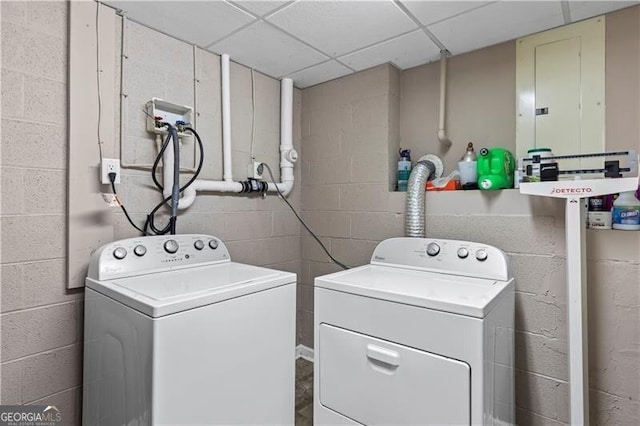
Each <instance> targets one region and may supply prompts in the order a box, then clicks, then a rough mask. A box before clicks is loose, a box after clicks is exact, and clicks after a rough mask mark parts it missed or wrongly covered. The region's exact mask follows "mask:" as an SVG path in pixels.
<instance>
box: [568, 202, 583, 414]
mask: <svg viewBox="0 0 640 426" xmlns="http://www.w3.org/2000/svg"><path fill="white" fill-rule="evenodd" d="M583 201H584V199H581V198H579V197H574V198H567V201H566V207H565V227H566V230H565V232H566V240H567V299H568V300H567V311H568V312H567V315H568V326H569V400H570V403H571V410H570V420H571V422H570V423H571V424H572V425H584V426H589V360H588V353H589V351H588V349H589V348H588V344H587V343H588V342H587V279H586V277H587V272H586V264H587V262H586V244H585V231H584V224H585V218H586V206H585V205H584V203H583Z"/></svg>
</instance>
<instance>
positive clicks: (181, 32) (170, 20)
mask: <svg viewBox="0 0 640 426" xmlns="http://www.w3.org/2000/svg"><path fill="white" fill-rule="evenodd" d="M105 4H108V5H110V6H112V7H116V8H119V9H123V10H124V11H125V12H126V14H127V16H128V17H129V18H131V19H133V20H134V21H136V22H139V23H141V24H144V25H147V26H149V27H151V28H153V29H156V30H158V31H161V32H163V33H166V34H170V35H172V36H174V37H177V38H179V39H181V40H184V41H187V42H190V43H193V44H197V45H199V46H206V45H207V44H210V43H212V42H214V41H216V40H219V39H221V38H222V37H224V36H226V35H227V34H229V33H230V32H232V31H235V30H237V29H238V28H240V27H242V26H243V25H246V24H248V23H249V22H251V21H252V20H253V19H254V18H253V17H252V16H251V15H249V14H248V13H246V12H244V11H242V10H240V9H238V8H237V7H235V6H232V5H231V4H229V3H225V2H219V1H153V2H151V1H118V0H109V1H105ZM176 11H180V13H176Z"/></svg>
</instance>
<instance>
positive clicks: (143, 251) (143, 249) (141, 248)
mask: <svg viewBox="0 0 640 426" xmlns="http://www.w3.org/2000/svg"><path fill="white" fill-rule="evenodd" d="M133 252H134V253H135V254H136V256H139V257H142V256H144V255H145V254H147V248H146V247H145V246H143V245H141V244H138V245H137V246H135V248H134V249H133Z"/></svg>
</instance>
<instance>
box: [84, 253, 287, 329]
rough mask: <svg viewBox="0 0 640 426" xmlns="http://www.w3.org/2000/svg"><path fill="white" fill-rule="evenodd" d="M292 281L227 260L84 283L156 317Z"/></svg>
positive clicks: (274, 271)
mask: <svg viewBox="0 0 640 426" xmlns="http://www.w3.org/2000/svg"><path fill="white" fill-rule="evenodd" d="M295 282H296V274H292V273H290V272H282V271H277V270H274V269H267V268H261V267H258V266H251V265H245V264H242V263H235V262H227V263H222V264H215V265H207V266H200V267H192V268H187V269H180V270H174V271H168V272H160V273H155V274H148V275H141V276H136V277H129V278H117V279H114V280H111V281H96V280H94V279H91V278H87V280H86V286H87V287H89V288H92V289H93V290H96V291H97V292H100V293H102V294H104V295H106V296H109V297H111V298H113V299H115V300H117V301H119V302H121V303H123V304H125V305H127V306H130V307H131V308H133V309H136V310H137V311H140V312H142V313H144V314H146V315H149V316H151V317H153V318H157V317H162V316H165V315H170V314H173V313H176V312H181V311H185V310H188V309H194V308H198V307H200V306H204V305H209V304H212V303H216V302H221V301H223V300H227V299H231V298H234V297H240V296H244V295H246V294H250V293H255V292H258V291H262V290H266V289H269V288H273V287H278V286H281V285H284V284H289V283H295Z"/></svg>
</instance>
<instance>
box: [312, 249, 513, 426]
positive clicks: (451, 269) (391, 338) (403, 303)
mask: <svg viewBox="0 0 640 426" xmlns="http://www.w3.org/2000/svg"><path fill="white" fill-rule="evenodd" d="M513 326H514V280H513V278H512V276H511V274H510V271H509V266H508V261H507V257H506V256H505V254H504V253H503V252H502V251H500V250H499V249H497V248H495V247H491V246H487V245H484V244H478V243H472V242H466V241H451V240H434V239H426V238H392V239H389V240H386V241H383V242H381V243H380V244H379V245H378V247H377V248H376V249H375V251H374V253H373V256H372V258H371V263H370V264H369V265H365V266H361V267H358V268H354V269H350V270H347V271H342V272H337V273H334V274H330V275H325V276H323V277H318V278H316V280H315V355H314V357H315V366H314V368H315V371H314V374H315V383H314V386H315V388H314V424H315V425H316V426H321V425H401V424H402V425H469V424H474V425H483V424H484V425H487V424H503V425H506V424H514V423H515V402H514V371H513V352H514V344H513Z"/></svg>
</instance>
